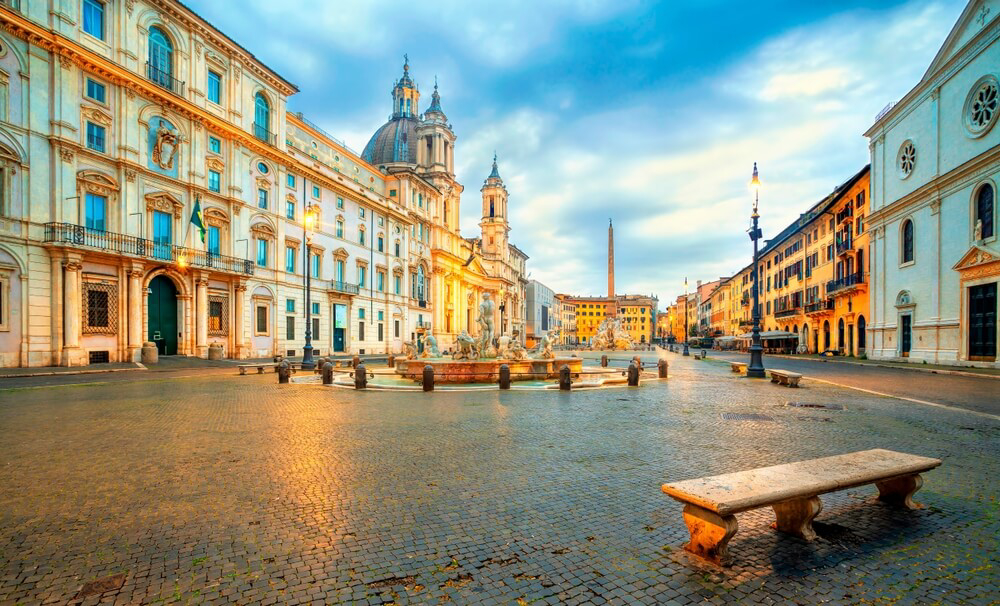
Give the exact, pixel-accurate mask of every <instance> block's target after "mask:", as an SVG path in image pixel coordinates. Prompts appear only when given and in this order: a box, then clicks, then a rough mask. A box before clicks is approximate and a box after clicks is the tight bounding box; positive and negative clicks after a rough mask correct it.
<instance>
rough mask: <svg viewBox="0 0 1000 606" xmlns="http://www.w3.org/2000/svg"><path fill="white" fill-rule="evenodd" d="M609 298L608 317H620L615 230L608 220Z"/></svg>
mask: <svg viewBox="0 0 1000 606" xmlns="http://www.w3.org/2000/svg"><path fill="white" fill-rule="evenodd" d="M608 298H609V299H611V303H610V305H608V315H609V316H611V317H614V316H616V315H618V305H617V301H616V300H615V228H614V226H613V225H612V223H611V219H608Z"/></svg>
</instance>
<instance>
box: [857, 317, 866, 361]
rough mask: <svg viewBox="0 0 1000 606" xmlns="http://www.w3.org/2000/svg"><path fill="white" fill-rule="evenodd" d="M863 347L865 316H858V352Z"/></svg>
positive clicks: (860, 351)
mask: <svg viewBox="0 0 1000 606" xmlns="http://www.w3.org/2000/svg"><path fill="white" fill-rule="evenodd" d="M864 349H865V317H864V316H858V353H859V354H860V353H862V352H863V351H864Z"/></svg>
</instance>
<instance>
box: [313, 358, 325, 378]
mask: <svg viewBox="0 0 1000 606" xmlns="http://www.w3.org/2000/svg"><path fill="white" fill-rule="evenodd" d="M324 365H326V358H320V359H318V360H316V368H315V369H314V370H313V372H314V373H316V374H318V375H321V374H323V366H324Z"/></svg>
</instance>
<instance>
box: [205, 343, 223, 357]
mask: <svg viewBox="0 0 1000 606" xmlns="http://www.w3.org/2000/svg"><path fill="white" fill-rule="evenodd" d="M224 355H225V352H224V351H223V349H222V346H221V345H219V344H218V343H213V344H211V345H209V346H208V359H209V360H221V359H222V358H223V356H224Z"/></svg>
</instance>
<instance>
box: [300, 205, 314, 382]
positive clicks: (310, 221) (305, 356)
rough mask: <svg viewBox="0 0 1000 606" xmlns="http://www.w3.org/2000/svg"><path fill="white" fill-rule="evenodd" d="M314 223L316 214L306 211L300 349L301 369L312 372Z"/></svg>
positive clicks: (309, 210) (310, 209) (310, 210)
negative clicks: (302, 344) (303, 330)
mask: <svg viewBox="0 0 1000 606" xmlns="http://www.w3.org/2000/svg"><path fill="white" fill-rule="evenodd" d="M315 223H316V214H315V213H314V212H313V211H312V208H308V209H306V212H305V217H304V226H305V227H304V231H305V235H306V251H305V257H306V259H305V260H306V262H305V266H306V346H305V347H303V348H302V368H303V369H304V370H312V369H313V368H315V367H316V362H314V361H313V346H312V301H311V298H310V296H309V295H310V291H311V290H312V286H311V279H310V278H311V276H312V250H311V249H310V247H309V246H310V244H311V243H312V235H311V234H310V233H309V232H310V230H311V229H312V228H313V226H314V225H315Z"/></svg>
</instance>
